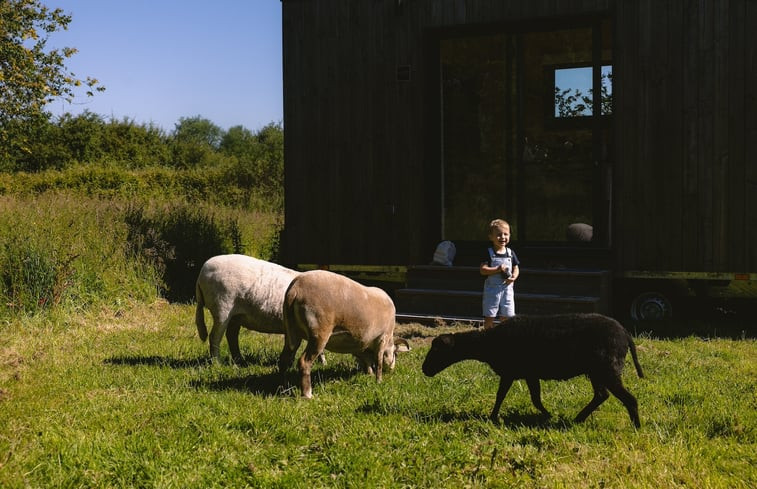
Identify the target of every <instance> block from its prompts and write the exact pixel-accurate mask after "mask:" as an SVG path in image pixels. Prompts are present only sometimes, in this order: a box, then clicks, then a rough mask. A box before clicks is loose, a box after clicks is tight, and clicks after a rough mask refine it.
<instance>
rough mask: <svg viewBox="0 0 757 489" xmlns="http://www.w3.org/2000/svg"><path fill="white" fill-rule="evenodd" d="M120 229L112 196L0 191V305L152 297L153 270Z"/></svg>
mask: <svg viewBox="0 0 757 489" xmlns="http://www.w3.org/2000/svg"><path fill="white" fill-rule="evenodd" d="M125 233H126V226H125V224H124V222H123V219H121V218H120V211H119V209H118V208H117V206H115V205H113V204H112V203H110V202H105V201H101V200H97V199H89V198H83V197H78V196H76V197H74V196H71V195H66V194H61V193H51V194H45V195H41V196H38V197H34V198H16V197H8V196H3V197H0V277H2V286H3V287H2V289H1V290H0V296H2V297H1V298H2V302H0V312H2V311H5V312H6V313H13V312H22V313H25V314H29V313H34V312H37V311H39V310H41V309H45V308H49V307H53V306H65V307H67V308H70V309H72V310H76V309H79V308H83V307H88V306H90V305H92V304H93V303H96V302H104V303H107V304H112V303H118V302H124V301H147V300H149V299H150V298H151V297H154V295H155V293H156V290H157V289H156V280H157V277H156V276H155V274H154V271H153V270H152V269H151V268H150V267H149V266H146V264H145V263H144V262H140V261H139V260H138V259H137V260H134V259H132V258H131V257H129V256H127V254H126V247H125V239H124V238H125V235H126V234H125Z"/></svg>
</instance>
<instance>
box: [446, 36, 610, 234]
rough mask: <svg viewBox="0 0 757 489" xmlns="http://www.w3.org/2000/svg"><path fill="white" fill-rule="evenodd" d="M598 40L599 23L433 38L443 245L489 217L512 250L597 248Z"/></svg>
mask: <svg viewBox="0 0 757 489" xmlns="http://www.w3.org/2000/svg"><path fill="white" fill-rule="evenodd" d="M610 40H611V35H610V27H609V21H604V22H593V23H588V24H586V25H584V26H580V27H572V28H565V29H550V30H546V29H545V30H535V29H534V30H530V31H520V32H518V31H514V32H506V31H503V32H499V33H496V34H490V35H485V36H469V37H457V38H451V39H444V40H442V41H441V44H440V61H441V109H442V110H441V112H442V171H443V178H442V182H443V189H442V209H443V219H442V223H443V230H442V234H443V236H444V238H445V239H450V240H453V241H482V240H485V228H486V223H488V222H489V220H491V219H492V218H495V217H501V218H504V219H506V220H508V221H510V223H511V224H512V225H513V239H514V240H518V241H521V242H530V243H549V244H560V243H571V244H576V243H591V244H594V245H598V246H606V245H607V244H608V243H607V236H608V235H609V216H610V212H609V185H608V182H609V181H610V175H609V168H610V167H611V165H610V160H611V151H610V144H609V141H610V137H611V130H610V124H611V115H612V51H611V43H610ZM594 94H597V96H596V97H595V96H594Z"/></svg>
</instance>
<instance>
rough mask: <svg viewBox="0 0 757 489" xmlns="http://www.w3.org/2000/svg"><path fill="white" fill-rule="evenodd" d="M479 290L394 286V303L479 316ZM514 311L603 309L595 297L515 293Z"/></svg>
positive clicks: (405, 310)
mask: <svg viewBox="0 0 757 489" xmlns="http://www.w3.org/2000/svg"><path fill="white" fill-rule="evenodd" d="M481 299H482V292H481V291H471V290H442V289H409V288H408V289H398V290H396V291H395V304H396V307H397V311H398V313H397V314H398V315H409V314H413V315H421V316H430V317H437V316H451V317H468V318H473V317H478V318H481ZM515 310H516V313H518V314H555V313H567V312H603V313H604V312H606V310H605V308H604V306H603V301H602V299H601V298H600V297H598V296H583V295H560V294H534V293H527V292H522V293H521V292H517V291H516V293H515Z"/></svg>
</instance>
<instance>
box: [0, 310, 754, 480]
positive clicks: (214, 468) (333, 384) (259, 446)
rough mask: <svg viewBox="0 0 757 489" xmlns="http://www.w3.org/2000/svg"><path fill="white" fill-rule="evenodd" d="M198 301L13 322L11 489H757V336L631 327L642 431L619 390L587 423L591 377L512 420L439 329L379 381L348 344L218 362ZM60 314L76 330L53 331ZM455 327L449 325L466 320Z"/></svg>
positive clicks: (492, 386) (421, 331)
mask: <svg viewBox="0 0 757 489" xmlns="http://www.w3.org/2000/svg"><path fill="white" fill-rule="evenodd" d="M192 318H193V308H192V307H191V306H187V305H168V304H166V303H165V302H155V303H153V304H151V305H146V306H139V307H134V308H131V309H128V310H121V311H108V310H101V311H99V312H97V313H89V314H85V315H65V316H60V317H54V318H52V319H50V318H48V319H46V320H44V321H43V320H41V319H40V318H32V319H31V322H32V324H31V326H30V327H28V326H27V327H20V326H19V325H17V324H15V323H13V324H6V325H0V337H2V338H3V342H2V344H1V345H2V346H0V406H1V408H2V410H3V416H2V417H0V486H2V487H7V488H9V489H14V488H21V487H88V488H105V487H109V488H111V487H151V488H169V487H182V488H194V487H196V488H213V487H266V488H268V487H274V488H275V487H303V488H305V487H307V488H311V487H433V488H438V487H522V488H544V487H549V488H552V487H566V488H567V487H571V488H572V487H604V488H649V487H655V488H684V487H696V488H743V489H746V488H751V487H754V486H755V481H757V468H756V467H757V455H756V454H757V409H756V408H757V395H756V393H755V385H757V344H756V343H755V342H754V340H749V339H746V340H730V339H716V338H710V339H707V340H705V339H700V338H696V337H687V338H683V339H678V340H664V339H655V338H651V337H643V338H637V345H638V346H639V355H640V361H641V363H642V365H643V367H644V369H645V373H646V378H644V379H639V378H637V377H636V376H635V373H634V372H633V368H632V367H631V365H630V362H629V368H628V369H627V370H626V373H625V375H624V381H625V383H626V385H627V387H628V389H629V390H630V391H631V392H632V393H634V395H635V396H636V397H637V398H638V400H639V410H640V415H641V419H642V427H641V429H639V430H636V429H634V428H633V426H632V424H631V422H630V420H629V419H628V414H627V413H626V410H625V408H624V407H623V406H622V404H621V403H620V402H619V401H617V400H616V399H615V398H612V397H611V398H610V399H609V400H608V401H607V402H605V403H604V404H603V405H602V406H600V408H599V409H598V410H597V411H595V412H594V413H593V414H592V415H591V416H590V417H589V419H588V420H587V421H586V422H585V423H583V424H575V423H573V421H572V418H573V416H575V414H576V413H577V412H578V411H579V410H580V409H581V408H582V407H583V406H584V405H585V404H586V403H587V402H588V401H589V399H590V398H591V386H590V384H589V382H588V381H587V380H586V379H584V378H576V379H573V380H570V381H563V382H544V383H543V389H542V390H543V398H544V403H545V405H546V406H547V408H548V409H550V410H551V412H552V413H553V417H552V418H551V419H548V420H544V419H542V418H541V417H540V415H539V413H538V411H537V410H536V409H535V408H534V407H533V406H532V405H531V403H530V400H529V395H528V390H527V389H526V387H525V385H523V384H522V383H516V384H515V385H514V386H513V388H512V389H511V391H510V393H509V394H508V396H507V398H506V399H505V403H504V405H503V410H502V423H501V425H499V426H497V425H494V424H492V423H491V422H490V421H489V420H488V418H487V414H488V412H489V411H490V410H491V407H492V405H493V403H494V396H495V391H496V386H497V378H496V376H495V375H494V374H493V373H492V372H491V371H490V370H489V369H488V367H486V366H485V365H483V364H480V363H476V362H463V363H460V364H457V365H455V366H453V367H451V368H449V369H447V370H445V371H444V372H442V373H440V374H438V375H437V376H436V377H434V378H427V377H425V376H423V374H422V373H421V371H420V365H421V363H422V361H423V358H424V355H425V353H426V351H427V349H428V342H429V338H427V337H426V336H427V335H433V334H436V332H437V331H436V330H433V329H432V328H423V327H419V326H400V327H399V328H398V332H399V333H400V334H403V335H405V336H408V337H411V338H410V341H411V344H412V345H413V347H414V349H413V350H412V351H411V352H409V353H407V354H405V355H403V356H402V357H400V358H399V359H398V365H397V367H396V369H395V370H394V371H393V372H391V373H389V374H387V375H386V376H385V378H384V381H383V382H382V383H381V384H377V383H376V382H375V380H374V379H373V378H371V377H369V376H365V375H362V374H359V373H358V372H357V371H356V369H355V366H354V361H353V359H352V358H351V357H350V356H348V355H339V354H333V353H331V354H328V355H327V356H328V364H327V365H325V366H322V365H318V366H316V367H315V369H314V372H313V379H314V393H315V398H314V399H313V400H310V401H308V400H304V399H301V398H300V397H299V395H298V389H297V383H298V376H297V374H296V372H295V371H290V372H288V373H287V374H286V375H284V376H279V375H278V374H277V373H275V372H276V358H277V355H278V352H279V350H280V348H281V342H282V341H283V340H282V337H281V336H278V335H263V334H260V333H253V332H249V331H246V330H245V331H243V334H242V336H241V338H240V340H241V346H242V353H243V354H245V355H246V356H247V357H248V359H249V360H250V364H249V365H248V366H246V367H243V368H240V367H234V366H231V365H227V364H223V365H211V364H209V363H208V362H207V361H206V359H207V356H208V354H207V344H202V343H200V342H199V341H197V334H196V331H195V328H194V325H193V321H192ZM59 322H66V324H67V326H66V327H65V328H63V327H60V326H59V325H58V323H59ZM455 328H459V327H454V328H450V329H455Z"/></svg>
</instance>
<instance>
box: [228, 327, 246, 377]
mask: <svg viewBox="0 0 757 489" xmlns="http://www.w3.org/2000/svg"><path fill="white" fill-rule="evenodd" d="M241 327H242V324H241V322H240V321H239V320H238V319H236V318H233V319H231V320H230V321H229V326H228V327H227V328H226V342H227V343H228V344H229V352H230V353H231V360H232V361H233V362H234V363H236V364H237V365H242V364H244V357H242V353H241V352H240V351H239V330H240V329H241Z"/></svg>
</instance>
